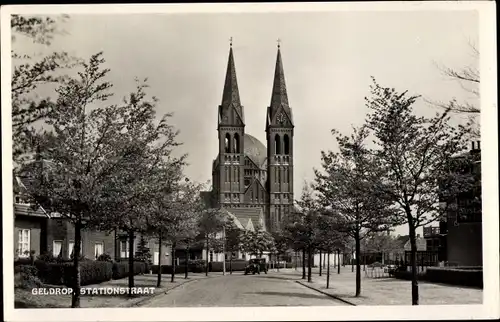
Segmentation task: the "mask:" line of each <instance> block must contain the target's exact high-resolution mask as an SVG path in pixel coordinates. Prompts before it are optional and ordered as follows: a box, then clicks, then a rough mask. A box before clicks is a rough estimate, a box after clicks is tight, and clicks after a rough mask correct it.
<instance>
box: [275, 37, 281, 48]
mask: <svg viewBox="0 0 500 322" xmlns="http://www.w3.org/2000/svg"><path fill="white" fill-rule="evenodd" d="M276 42H277V43H278V48H280V47H281V39H279V38H278V39H277V40H276Z"/></svg>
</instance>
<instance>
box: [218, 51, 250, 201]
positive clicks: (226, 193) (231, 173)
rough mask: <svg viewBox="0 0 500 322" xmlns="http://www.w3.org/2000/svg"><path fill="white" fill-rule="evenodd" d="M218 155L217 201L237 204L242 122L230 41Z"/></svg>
mask: <svg viewBox="0 0 500 322" xmlns="http://www.w3.org/2000/svg"><path fill="white" fill-rule="evenodd" d="M217 114H218V127H217V132H218V136H219V155H218V160H215V164H217V165H216V167H214V170H213V183H214V188H215V189H214V190H215V192H216V196H214V197H215V198H217V204H219V205H220V206H223V207H228V208H230V207H237V206H238V205H239V204H240V203H241V202H242V201H243V194H244V192H245V190H244V189H245V186H244V184H243V173H244V171H243V167H244V164H245V163H244V162H245V160H244V136H245V121H244V114H243V106H242V105H241V102H240V94H239V91H238V82H237V80H236V68H235V64H234V57H233V48H232V43H231V45H230V48H229V58H228V62H227V71H226V79H225V83H224V90H223V93H222V103H221V105H219V109H218V113H217Z"/></svg>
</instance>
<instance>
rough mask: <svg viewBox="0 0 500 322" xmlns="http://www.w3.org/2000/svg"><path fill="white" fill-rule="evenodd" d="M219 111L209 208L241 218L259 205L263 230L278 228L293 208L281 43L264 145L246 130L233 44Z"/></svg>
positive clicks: (290, 137) (290, 141) (289, 127)
mask: <svg viewBox="0 0 500 322" xmlns="http://www.w3.org/2000/svg"><path fill="white" fill-rule="evenodd" d="M217 115H218V126H217V131H218V140H219V151H218V152H219V153H218V155H217V157H216V158H215V160H213V163H212V192H211V195H212V202H211V203H212V206H213V207H217V208H219V207H221V208H225V209H228V210H229V211H230V212H231V213H233V214H234V215H235V216H236V217H237V218H240V217H241V218H243V217H244V216H245V215H244V212H246V211H247V210H245V209H249V208H250V209H261V211H262V214H263V217H264V225H263V227H262V228H263V229H265V230H269V231H273V230H276V229H278V228H279V227H280V223H281V222H282V221H283V219H284V218H285V216H287V215H288V214H289V213H290V212H291V209H292V207H293V200H294V198H293V180H294V177H293V150H294V149H293V134H294V123H293V117H292V109H291V108H290V106H289V103H288V96H287V90H286V85H285V75H284V71H283V63H282V59H281V52H280V47H279V45H278V52H277V58H276V66H275V72H274V83H273V88H272V94H271V103H270V105H269V107H267V116H266V138H267V139H266V143H267V147H266V145H264V144H263V143H262V142H260V141H259V140H258V139H256V138H255V137H253V136H252V135H250V134H248V133H246V132H245V113H244V107H243V105H242V104H241V101H240V94H239V88H238V82H237V78H236V67H235V61H234V55H233V48H232V46H231V48H230V49H229V58H228V63H227V71H226V78H225V83H224V89H223V93H222V103H221V105H219V107H218V111H217ZM253 223H254V224H255V222H253Z"/></svg>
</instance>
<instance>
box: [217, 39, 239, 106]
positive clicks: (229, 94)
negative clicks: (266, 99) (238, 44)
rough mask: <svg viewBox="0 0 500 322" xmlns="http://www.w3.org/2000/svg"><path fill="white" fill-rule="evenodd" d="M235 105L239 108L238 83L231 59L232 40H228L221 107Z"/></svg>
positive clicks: (232, 58) (232, 59)
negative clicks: (227, 55)
mask: <svg viewBox="0 0 500 322" xmlns="http://www.w3.org/2000/svg"><path fill="white" fill-rule="evenodd" d="M231 104H235V105H237V106H240V105H241V103H240V93H239V91H238V82H237V81H236V67H235V66H234V57H233V38H232V37H231V39H230V48H229V58H228V61H227V71H226V81H225V82H224V91H223V92H222V104H221V105H222V106H229V105H231Z"/></svg>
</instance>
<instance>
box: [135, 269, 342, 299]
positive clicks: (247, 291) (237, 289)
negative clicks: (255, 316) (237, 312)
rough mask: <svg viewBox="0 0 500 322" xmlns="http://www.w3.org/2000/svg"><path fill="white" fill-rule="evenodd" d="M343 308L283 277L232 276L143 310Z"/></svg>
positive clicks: (193, 286)
mask: <svg viewBox="0 0 500 322" xmlns="http://www.w3.org/2000/svg"><path fill="white" fill-rule="evenodd" d="M329 305H345V304H344V303H342V302H340V301H337V300H335V299H333V298H330V297H328V296H325V295H323V294H321V293H319V292H316V291H313V290H310V289H308V288H306V287H304V286H302V285H299V284H298V283H295V280H293V279H289V277H287V276H283V275H278V274H276V273H273V272H269V274H268V275H265V274H261V275H246V276H245V275H243V274H242V273H241V272H237V273H234V274H233V275H226V276H218V277H213V278H208V279H201V280H197V281H194V282H191V283H187V284H185V285H182V286H180V287H178V288H176V289H173V290H172V291H170V292H169V293H167V294H165V295H159V296H157V297H155V298H153V299H151V301H148V302H147V303H145V304H144V305H142V306H143V307H193V306H207V307H209V306H212V307H213V306H216V307H217V306H219V307H221V306H222V307H223V306H226V307H227V306H229V307H231V306H329Z"/></svg>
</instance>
